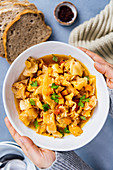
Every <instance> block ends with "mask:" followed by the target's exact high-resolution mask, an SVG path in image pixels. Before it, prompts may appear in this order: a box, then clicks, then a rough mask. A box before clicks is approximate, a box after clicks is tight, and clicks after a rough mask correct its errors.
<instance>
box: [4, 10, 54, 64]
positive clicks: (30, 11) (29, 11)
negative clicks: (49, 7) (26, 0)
mask: <svg viewBox="0 0 113 170" xmlns="http://www.w3.org/2000/svg"><path fill="white" fill-rule="evenodd" d="M27 13H32V14H39V15H40V14H42V12H41V11H32V10H27V9H26V10H24V11H22V12H21V13H19V14H18V15H17V16H16V18H15V19H14V20H13V21H12V22H10V23H9V24H8V25H7V26H6V28H5V31H4V33H3V45H4V51H5V58H6V60H7V61H8V63H9V64H11V63H12V62H11V61H9V60H8V56H7V46H6V43H7V33H8V30H9V29H10V28H11V26H12V25H13V24H14V23H15V22H17V21H18V20H20V19H21V16H22V15H24V14H27ZM42 21H43V24H44V25H45V26H46V28H47V29H48V30H50V33H49V34H48V36H47V37H45V39H44V40H43V41H41V42H45V41H46V40H47V39H48V38H49V37H50V36H51V34H52V29H51V27H50V26H48V25H46V24H45V21H44V20H43V19H42Z"/></svg>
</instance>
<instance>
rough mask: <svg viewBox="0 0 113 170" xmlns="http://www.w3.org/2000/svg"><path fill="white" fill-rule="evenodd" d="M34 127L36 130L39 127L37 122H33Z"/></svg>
mask: <svg viewBox="0 0 113 170" xmlns="http://www.w3.org/2000/svg"><path fill="white" fill-rule="evenodd" d="M34 125H35V128H36V129H37V128H38V126H39V125H38V122H37V120H36V121H35V122H34Z"/></svg>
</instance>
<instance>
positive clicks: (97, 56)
mask: <svg viewBox="0 0 113 170" xmlns="http://www.w3.org/2000/svg"><path fill="white" fill-rule="evenodd" d="M77 48H79V49H80V50H82V51H83V52H85V53H86V54H87V55H88V56H89V57H91V58H92V59H93V60H94V61H95V62H99V63H107V62H106V61H105V60H104V59H103V58H102V57H100V56H99V55H98V54H96V53H93V52H92V51H89V50H87V49H85V48H83V47H77Z"/></svg>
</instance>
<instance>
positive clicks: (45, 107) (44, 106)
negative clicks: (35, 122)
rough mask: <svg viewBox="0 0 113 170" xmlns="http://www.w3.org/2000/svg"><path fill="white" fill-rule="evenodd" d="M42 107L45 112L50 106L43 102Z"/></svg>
mask: <svg viewBox="0 0 113 170" xmlns="http://www.w3.org/2000/svg"><path fill="white" fill-rule="evenodd" d="M42 107H43V109H44V112H46V111H47V110H48V109H49V108H50V107H49V105H48V104H43V105H42Z"/></svg>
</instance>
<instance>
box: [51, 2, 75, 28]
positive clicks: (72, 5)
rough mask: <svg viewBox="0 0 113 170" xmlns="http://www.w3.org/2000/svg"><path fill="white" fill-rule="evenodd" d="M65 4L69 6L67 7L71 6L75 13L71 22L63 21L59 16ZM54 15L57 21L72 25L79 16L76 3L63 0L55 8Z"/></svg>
mask: <svg viewBox="0 0 113 170" xmlns="http://www.w3.org/2000/svg"><path fill="white" fill-rule="evenodd" d="M64 5H65V6H67V7H69V8H71V10H72V12H73V14H74V16H73V18H72V19H71V21H69V22H63V21H61V20H60V19H59V18H58V12H59V9H60V7H61V6H64ZM54 17H55V19H56V21H57V22H59V23H60V24H61V25H65V26H69V25H71V24H73V23H74V21H75V19H76V17H77V9H76V7H75V5H74V4H72V3H71V2H68V1H63V2H61V3H59V4H58V5H57V6H56V8H55V9H54Z"/></svg>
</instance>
